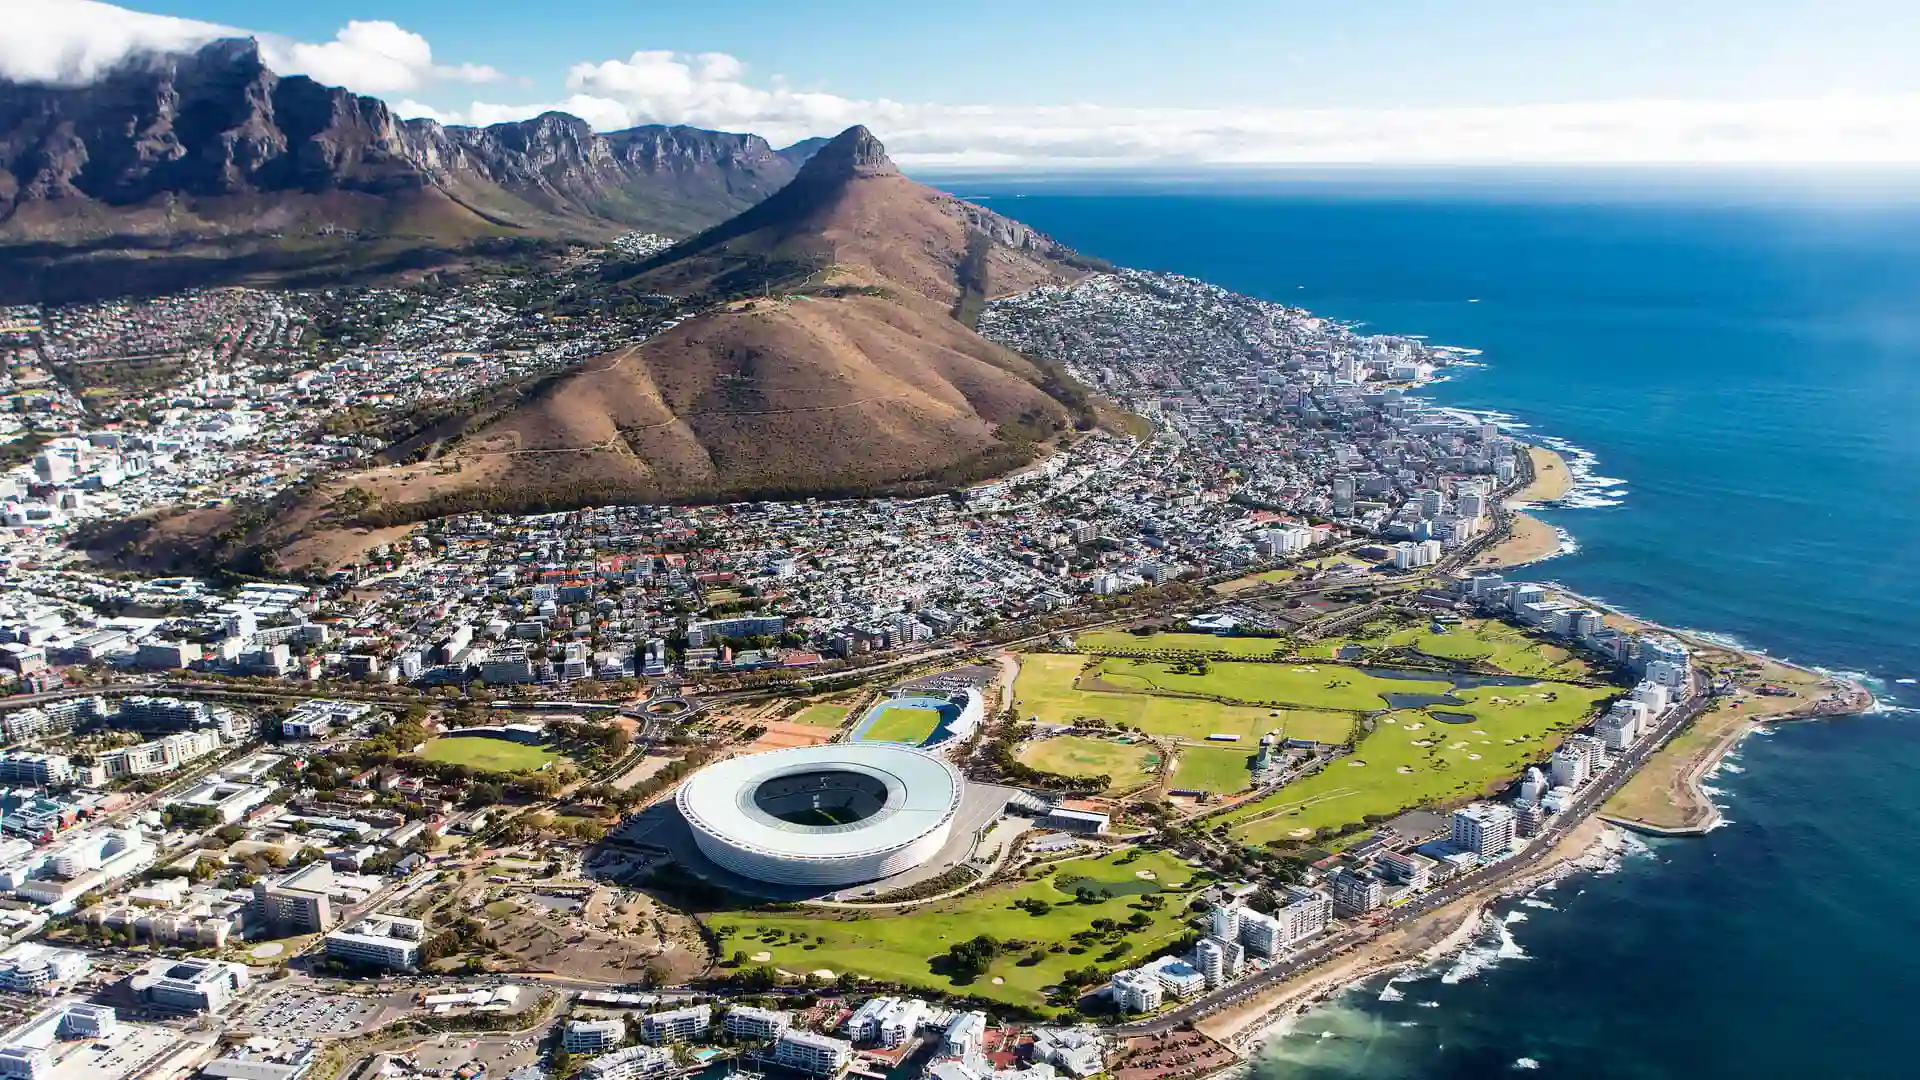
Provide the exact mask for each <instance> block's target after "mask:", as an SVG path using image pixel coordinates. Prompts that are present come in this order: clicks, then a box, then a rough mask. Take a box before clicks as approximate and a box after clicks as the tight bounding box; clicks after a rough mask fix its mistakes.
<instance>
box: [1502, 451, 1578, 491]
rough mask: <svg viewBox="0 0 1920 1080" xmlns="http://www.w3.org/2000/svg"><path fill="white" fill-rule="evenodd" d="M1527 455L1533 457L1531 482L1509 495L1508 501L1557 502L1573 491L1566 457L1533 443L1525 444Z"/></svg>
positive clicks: (1571, 473)
mask: <svg viewBox="0 0 1920 1080" xmlns="http://www.w3.org/2000/svg"><path fill="white" fill-rule="evenodd" d="M1527 456H1528V457H1529V458H1532V459H1533V482H1532V483H1529V484H1528V485H1527V486H1526V487H1523V488H1521V489H1520V490H1519V491H1516V492H1514V493H1513V494H1512V495H1511V496H1509V497H1508V499H1507V502H1508V503H1510V504H1527V505H1532V504H1535V503H1548V502H1557V501H1559V500H1561V499H1564V498H1566V497H1567V495H1568V494H1569V493H1570V492H1572V491H1573V472H1572V470H1570V469H1568V468H1567V459H1566V458H1563V457H1561V456H1560V455H1559V454H1557V453H1555V452H1554V451H1552V450H1549V449H1547V448H1546V447H1544V446H1540V445H1537V444H1534V443H1528V444H1527Z"/></svg>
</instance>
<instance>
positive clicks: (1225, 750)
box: [1167, 744, 1258, 795]
mask: <svg viewBox="0 0 1920 1080" xmlns="http://www.w3.org/2000/svg"><path fill="white" fill-rule="evenodd" d="M1257 751H1258V747H1257V746H1241V745H1238V744H1235V745H1232V746H1183V747H1181V748H1180V753H1179V755H1178V756H1177V757H1176V758H1175V759H1174V763H1173V780H1172V782H1171V783H1169V784H1168V785H1167V786H1168V787H1176V788H1193V789H1195V790H1197V791H1211V792H1214V793H1215V794H1219V795H1231V794H1233V793H1234V792H1238V791H1245V790H1246V789H1247V785H1249V784H1251V783H1252V782H1253V770H1252V768H1251V766H1250V764H1249V763H1250V762H1251V761H1252V760H1253V755H1254V754H1255V753H1256V752H1257Z"/></svg>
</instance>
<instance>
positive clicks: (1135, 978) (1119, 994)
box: [1111, 968, 1166, 1013]
mask: <svg viewBox="0 0 1920 1080" xmlns="http://www.w3.org/2000/svg"><path fill="white" fill-rule="evenodd" d="M1111 986H1112V989H1113V1000H1114V1001H1115V1002H1116V1003H1118V1004H1119V1006H1120V1010H1121V1011H1122V1012H1130V1013H1144V1012H1152V1011H1153V1010H1155V1009H1157V1008H1159V1007H1160V1003H1161V1002H1162V1001H1164V1000H1165V995H1166V991H1165V990H1164V989H1163V988H1162V987H1161V985H1160V976H1158V975H1157V974H1155V973H1153V972H1151V971H1148V970H1146V969H1145V968H1131V969H1129V970H1126V971H1116V972H1114V974H1113V981H1112V983H1111Z"/></svg>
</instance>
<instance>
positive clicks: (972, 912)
mask: <svg viewBox="0 0 1920 1080" xmlns="http://www.w3.org/2000/svg"><path fill="white" fill-rule="evenodd" d="M1121 858H1123V854H1121V853H1115V854H1112V855H1107V856H1104V857H1101V858H1099V859H1074V860H1069V861H1067V862H1064V863H1060V864H1058V869H1057V870H1056V871H1055V873H1054V874H1053V875H1051V876H1049V877H1044V878H1039V879H1028V880H1022V881H1017V882H1012V883H1009V884H1005V885H996V886H994V887H992V888H990V889H985V890H982V891H980V892H977V893H969V894H967V895H965V896H960V897H956V898H954V899H952V900H945V901H941V902H939V903H937V904H931V905H928V906H926V907H922V908H916V909H913V910H911V911H904V912H902V911H894V910H887V911H880V912H875V913H873V914H872V915H867V914H866V913H860V914H857V915H847V914H843V913H838V912H836V913H832V914H801V913H792V912H779V913H762V912H755V911H722V912H710V913H707V914H704V915H702V916H701V919H702V921H704V922H706V923H707V925H708V926H710V927H712V928H713V929H714V930H715V932H717V933H719V934H720V955H721V956H723V957H730V956H732V955H733V954H734V953H735V952H740V953H744V954H746V956H747V957H749V958H750V957H752V956H754V955H755V954H756V953H762V952H764V953H768V954H771V957H772V959H771V960H769V961H766V962H767V963H770V964H772V965H773V966H775V967H778V968H783V969H785V970H787V971H795V972H808V971H816V970H818V969H821V968H826V969H827V970H829V971H832V972H835V973H836V974H838V973H840V972H847V971H851V972H855V973H857V974H860V975H864V976H866V977H868V978H871V979H880V980H884V981H886V982H892V983H899V984H901V985H904V986H911V987H922V988H925V989H928V990H932V991H936V992H946V991H956V990H957V991H960V992H963V993H968V994H979V995H982V996H984V997H988V998H992V999H994V1000H996V1001H1005V1002H1008V1003H1011V1004H1015V1005H1023V1006H1027V1007H1029V1008H1036V1009H1046V1004H1045V1003H1046V995H1045V993H1044V992H1043V988H1045V987H1048V986H1052V985H1054V984H1055V983H1058V982H1059V981H1060V976H1061V975H1062V974H1063V973H1065V972H1066V971H1068V970H1071V969H1078V968H1084V967H1086V966H1088V965H1093V966H1095V967H1097V968H1099V969H1100V971H1101V972H1103V973H1111V972H1113V971H1116V970H1118V969H1120V968H1123V967H1128V966H1131V965H1135V964H1138V963H1140V962H1141V961H1143V960H1145V959H1146V958H1147V957H1149V956H1151V955H1152V954H1153V953H1154V951H1155V950H1157V949H1158V948H1160V947H1161V946H1162V945H1164V944H1166V943H1167V942H1169V941H1171V940H1173V939H1175V938H1177V937H1179V936H1180V935H1181V934H1182V933H1185V932H1186V930H1187V925H1186V918H1187V912H1186V907H1187V903H1188V896H1187V893H1188V892H1189V891H1191V889H1192V887H1193V886H1194V885H1195V884H1196V883H1195V882H1194V881H1193V880H1192V879H1193V878H1194V876H1195V874H1196V873H1197V872H1196V871H1195V870H1193V868H1191V867H1189V866H1188V865H1187V864H1186V863H1184V862H1181V861H1180V860H1179V859H1177V858H1176V857H1174V856H1173V855H1171V854H1168V853H1166V852H1158V851H1150V852H1143V853H1140V854H1139V855H1138V857H1137V858H1135V859H1134V861H1132V862H1130V863H1122V862H1120V859H1121ZM1081 886H1084V887H1087V888H1089V889H1090V890H1092V892H1093V893H1094V894H1095V897H1096V898H1095V900H1094V902H1093V903H1080V902H1079V901H1078V900H1076V898H1075V896H1074V892H1073V889H1074V888H1075V887H1081ZM1103 886H1105V887H1106V888H1103ZM1176 886H1177V887H1178V888H1177V889H1176V888H1175V887H1176ZM1169 891H1171V892H1172V894H1171V895H1167V896H1166V900H1165V902H1164V903H1162V904H1161V905H1160V906H1159V908H1158V909H1157V910H1155V909H1152V908H1149V907H1148V906H1146V904H1145V903H1144V902H1143V900H1144V898H1145V897H1147V896H1151V895H1154V894H1165V893H1167V892H1169ZM1108 892H1110V893H1111V895H1107V893H1108ZM1017 900H1039V901H1043V902H1044V903H1045V904H1046V905H1048V906H1047V907H1046V908H1044V909H1043V912H1042V914H1039V915H1035V914H1032V913H1031V912H1030V911H1029V910H1027V909H1024V908H1016V907H1014V906H1013V904H1014V902H1015V901H1017ZM1135 914H1144V915H1145V916H1146V925H1145V926H1144V927H1143V928H1141V929H1140V930H1138V931H1134V930H1128V929H1125V928H1124V927H1122V928H1119V929H1118V930H1117V931H1105V932H1099V931H1093V930H1092V927H1091V924H1092V923H1093V921H1094V920H1095V919H1107V920H1112V921H1113V922H1115V923H1124V922H1126V921H1127V920H1128V919H1129V918H1131V917H1132V916H1134V915H1135ZM1082 931H1087V932H1089V934H1090V936H1094V937H1097V940H1094V941H1091V942H1090V943H1080V942H1076V941H1074V939H1073V937H1074V935H1075V934H1076V933H1079V932H1082ZM981 934H986V935H989V936H991V937H993V938H995V939H998V940H1000V941H1014V940H1018V941H1024V942H1029V943H1033V944H1030V945H1028V946H1027V947H1025V948H1021V949H1017V950H1011V951H1006V952H1003V953H1001V954H1000V955H999V956H997V957H995V958H994V959H993V961H992V963H991V964H990V965H989V966H988V968H987V970H986V972H985V973H983V974H982V975H980V976H979V977H978V978H975V979H972V980H968V981H961V980H956V979H955V978H953V977H952V976H950V975H944V974H941V973H939V972H937V971H936V970H934V967H935V964H934V961H935V958H936V957H940V956H941V955H942V954H944V953H945V952H946V951H947V950H948V949H949V948H950V947H952V946H954V945H957V944H959V943H960V942H963V941H969V940H971V939H973V938H974V937H976V936H978V935H981ZM816 938H818V939H819V940H817V941H816V940H815V939H816ZM1054 943H1059V944H1061V945H1063V946H1066V948H1064V949H1062V950H1061V951H1060V952H1049V951H1047V948H1048V946H1049V945H1051V944H1054ZM1029 960H1031V961H1033V962H1031V963H1028V962H1026V961H1029ZM750 962H751V961H750ZM996 979H997V980H1000V981H999V982H998V983H996V981H995V980H996Z"/></svg>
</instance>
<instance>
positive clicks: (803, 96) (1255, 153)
mask: <svg viewBox="0 0 1920 1080" xmlns="http://www.w3.org/2000/svg"><path fill="white" fill-rule="evenodd" d="M0 25H4V26H5V27H6V28H7V29H6V31H5V32H4V33H0V75H5V76H9V77H13V78H27V79H34V80H39V81H47V80H61V81H84V80H86V79H90V78H92V77H94V76H95V75H97V74H98V73H99V72H100V71H102V70H104V69H105V68H106V67H108V66H110V65H111V64H113V63H114V62H116V61H117V60H119V59H120V58H122V57H124V56H126V55H128V54H129V53H130V52H133V51H136V50H138V49H141V48H149V49H154V48H159V49H178V48H185V47H189V46H192V45H195V44H198V43H200V42H203V41H206V40H208V39H210V38H214V37H220V36H227V35H233V34H242V33H246V31H241V30H234V29H232V28H229V27H222V26H217V25H215V24H211V23H204V22H195V21H192V20H187V19H175V18H169V17H166V16H161V15H150V14H143V13H140V12H134V11H128V10H125V9H123V8H118V7H114V6H112V5H109V4H105V3H100V2H97V0H0ZM256 36H257V37H258V38H259V40H260V42H261V47H262V50H263V51H264V52H265V53H266V55H267V58H268V61H269V63H271V64H272V65H273V66H274V68H275V70H278V71H281V72H282V73H287V74H291V73H295V72H299V73H305V74H309V75H312V76H313V77H314V78H316V79H320V80H321V81H323V82H329V83H337V84H341V85H345V86H348V87H351V88H353V89H355V90H358V91H361V92H363V93H371V94H381V95H392V96H393V97H395V98H397V99H398V100H397V101H396V102H395V108H396V109H397V110H398V111H399V112H400V113H401V114H402V115H403V116H410V117H411V116H426V117H431V118H433V119H437V120H440V121H443V122H446V123H471V124H492V123H499V122H502V121H507V120H519V119H525V118H527V117H530V116H534V115H537V114H539V113H541V112H545V111H549V110H558V111H561V112H568V113H572V114H574V115H576V116H579V117H581V118H582V119H584V120H586V121H587V122H588V123H590V124H592V125H593V126H594V127H596V128H598V129H600V130H603V131H604V130H613V129H617V128H624V127H631V126H633V125H636V124H646V123H662V124H692V125H695V126H699V127H707V128H718V129H721V130H725V131H751V132H755V133H758V134H760V135H763V136H766V137H767V138H768V139H769V140H771V141H772V142H774V143H776V144H784V143H788V142H793V141H797V140H799V139H802V138H806V137H808V136H811V135H831V134H833V133H835V132H838V131H840V130H841V129H843V128H845V127H847V126H848V125H850V124H856V123H860V124H866V125H867V126H868V127H871V128H873V129H874V131H876V132H877V133H879V135H880V137H881V138H882V139H884V140H885V141H886V143H887V147H888V149H889V151H890V152H891V153H893V155H894V156H895V157H896V158H898V159H899V160H900V161H901V162H902V163H903V164H905V165H909V166H920V167H928V166H940V167H969V166H979V167H996V168H1009V167H1020V166H1051V167H1106V166H1115V167H1119V166H1159V167H1191V166H1202V165H1292V164H1309V165H1311V164H1329V165H1332V164H1341V165H1345V164H1382V165H1423V164H1544V165H1553V164H1640V163H1646V164H1667V163H1687V164H1716V163H1717V164H1750V163H1758V164H1824V163H1872V164H1914V163H1920V97H1911V96H1909V97H1864V98H1832V99H1824V100H1816V101H1773V102H1764V101H1730V102H1714V101H1614V102H1598V103H1565V104H1526V105H1507V106H1484V107H1467V106H1431V107H1415V108H1343V109H1297V108H1257V107H1242V106H1231V105H1226V106H1220V107H1216V108H1130V107H1119V106H1108V105H1098V104H1034V105H969V104H964V103H961V104H948V103H938V102H920V103H912V102H901V101H894V100H890V99H887V98H871V99H862V98H849V97H843V96H841V95H838V94H834V93H831V92H828V91H824V90H817V89H808V88H801V87H796V86H793V85H791V84H790V83H788V82H787V81H786V80H784V79H782V78H780V77H779V76H778V75H774V76H770V77H756V76H755V75H754V74H753V73H752V72H751V71H750V70H749V68H748V66H747V65H746V64H745V63H743V62H741V61H740V60H739V59H738V58H737V57H734V56H732V55H729V54H727V53H720V52H699V53H683V52H674V51H670V50H640V51H637V52H633V53H630V54H628V55H627V56H626V57H624V58H616V59H607V60H599V61H586V62H581V63H576V64H574V65H572V66H571V67H569V68H568V69H567V70H566V71H565V72H564V74H563V78H562V79H561V83H560V85H561V88H562V89H563V91H564V92H562V93H558V94H553V95H548V96H545V97H543V98H540V99H537V100H534V101H529V102H510V101H499V100H494V101H487V100H473V101H471V102H470V103H468V104H466V105H464V106H455V105H451V104H450V103H449V102H450V100H451V99H450V97H449V87H450V86H452V85H455V84H474V85H492V86H495V87H496V88H499V89H496V90H495V91H494V93H496V94H500V93H502V92H503V90H504V87H505V86H508V85H512V84H513V82H514V80H509V79H506V78H504V77H503V76H502V75H501V73H500V72H498V71H496V70H494V69H493V68H491V67H486V66H484V65H474V64H454V65H449V64H443V63H441V62H439V61H438V60H436V58H435V57H434V55H433V50H432V48H431V46H430V45H429V43H428V42H427V40H426V39H425V38H424V37H422V36H421V35H419V34H417V33H414V32H413V31H410V30H407V29H405V28H403V27H401V26H399V25H397V24H395V23H393V22H389V21H386V20H356V21H354V22H350V23H348V24H347V25H346V26H344V27H343V28H341V30H340V31H339V32H338V33H336V34H335V35H334V37H333V39H332V40H330V41H324V42H317V43H307V42H299V41H293V40H290V39H286V38H279V37H273V36H271V35H256Z"/></svg>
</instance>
